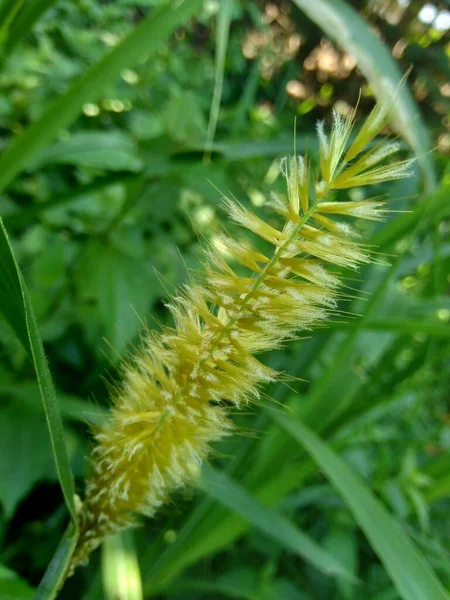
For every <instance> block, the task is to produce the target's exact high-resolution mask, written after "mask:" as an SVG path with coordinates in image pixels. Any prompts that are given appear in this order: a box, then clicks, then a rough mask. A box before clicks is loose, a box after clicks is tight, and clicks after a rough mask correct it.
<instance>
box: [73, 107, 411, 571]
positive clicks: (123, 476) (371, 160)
mask: <svg viewBox="0 0 450 600" xmlns="http://www.w3.org/2000/svg"><path fill="white" fill-rule="evenodd" d="M387 115H388V107H387V106H386V105H383V104H381V105H377V106H376V107H375V109H374V110H373V111H372V113H371V114H370V115H369V116H368V118H367V120H366V122H365V123H364V124H363V126H362V127H361V129H360V131H359V133H358V134H357V135H356V137H355V138H354V141H353V143H350V136H351V133H352V130H353V125H354V114H351V115H350V116H349V117H347V118H345V119H344V118H343V117H341V116H340V115H338V114H337V113H334V115H333V125H332V129H331V134H330V135H329V136H328V135H327V133H326V131H325V127H324V125H323V123H321V124H319V125H318V136H319V145H320V174H319V175H317V174H316V173H314V172H313V171H312V169H311V166H310V164H309V162H308V160H307V159H306V158H303V157H296V156H294V157H291V158H288V159H284V160H283V161H282V164H281V168H282V171H283V173H284V175H285V178H286V184H287V195H286V197H278V196H274V197H273V201H272V206H273V208H274V210H275V211H276V212H277V213H279V214H281V215H282V217H283V220H284V225H283V227H282V228H280V229H277V228H275V227H274V226H272V225H269V224H268V223H266V222H265V221H264V220H262V219H260V218H259V217H257V216H256V215H255V214H253V212H251V211H249V210H248V209H246V208H245V207H243V206H241V205H240V204H239V203H237V202H235V201H231V200H229V199H225V200H224V206H225V209H226V210H227V212H228V214H229V216H230V218H231V219H232V220H233V221H235V222H236V223H238V224H239V225H240V226H242V227H243V228H246V229H248V230H250V231H252V232H253V233H254V234H255V235H256V236H259V237H260V238H262V239H264V240H265V241H266V242H267V243H268V244H266V246H268V247H269V248H270V250H269V251H267V252H262V251H261V250H259V249H257V248H256V247H254V246H253V245H251V244H250V243H248V242H243V241H242V240H240V239H235V238H232V237H230V236H227V235H222V236H220V237H219V240H218V243H217V244H215V245H214V247H211V248H210V249H209V251H208V253H207V258H206V263H205V265H204V277H203V280H202V281H201V282H200V283H194V284H192V285H189V286H187V287H185V288H183V290H181V291H180V293H179V295H178V296H177V297H175V298H173V299H172V301H171V303H170V304H169V305H168V308H169V310H170V311H171V313H172V316H173V320H174V326H173V327H172V328H165V329H163V330H162V331H161V332H160V333H159V334H147V335H145V339H144V343H143V347H142V349H141V351H140V352H139V353H138V354H137V355H136V356H135V358H134V359H133V361H132V362H131V364H127V365H125V366H124V368H123V371H124V373H123V383H122V384H121V385H120V387H119V388H118V389H117V390H116V392H115V397H114V408H113V410H112V412H111V416H110V417H109V419H108V420H107V421H106V422H105V423H104V424H103V425H102V426H101V427H100V428H99V429H98V431H97V432H96V435H95V440H96V443H97V445H96V447H95V449H94V450H93V453H92V458H91V475H90V477H89V480H88V483H87V487H86V494H85V500H84V505H83V509H82V511H81V514H80V527H81V535H80V538H79V541H78V545H77V548H76V551H75V554H74V556H73V559H72V562H71V565H70V568H69V574H70V572H73V569H74V568H75V567H76V566H77V565H78V564H81V563H84V562H86V560H87V557H88V555H89V553H90V552H91V551H92V550H93V549H94V548H96V547H97V546H98V545H99V543H100V542H101V540H102V539H103V538H104V537H105V536H106V535H108V534H110V533H112V532H116V531H118V530H121V529H123V528H126V527H130V526H133V525H135V524H137V522H138V519H137V515H139V514H142V515H146V516H149V517H151V516H152V515H154V514H155V512H156V511H157V510H158V508H159V507H160V506H161V505H162V504H164V503H165V502H167V501H168V499H169V497H170V494H171V492H173V491H174V490H176V489H179V488H181V487H182V486H185V485H187V484H189V483H191V482H193V481H194V480H195V478H196V477H197V474H198V471H199V467H200V465H201V463H202V461H203V459H204V458H205V456H206V455H207V453H208V449H209V446H210V444H211V443H212V442H214V441H216V440H219V439H220V438H222V437H223V436H226V435H229V434H230V433H231V432H232V431H233V425H232V422H231V421H230V419H229V417H228V414H227V413H228V411H229V409H230V407H236V408H240V407H242V406H246V405H248V403H249V402H254V401H256V400H257V399H258V397H259V394H260V388H261V385H263V384H265V383H267V382H269V381H273V380H275V379H276V377H277V374H276V373H275V372H274V371H272V370H271V369H269V368H268V367H266V366H264V365H263V364H262V363H261V362H259V360H258V359H257V358H255V355H256V354H258V353H260V352H263V351H266V350H270V349H273V348H277V347H279V346H280V344H281V343H283V341H286V340H288V339H290V338H292V337H294V336H295V334H296V332H298V331H299V330H309V329H311V328H313V327H314V326H315V325H317V324H320V323H322V322H323V321H324V320H325V319H327V316H329V315H330V312H332V311H333V310H334V308H335V306H336V301H337V299H338V298H339V296H340V295H341V294H342V292H340V290H339V287H340V282H339V279H338V277H337V276H336V275H335V274H334V273H331V272H330V271H329V270H328V269H327V265H337V266H340V267H349V268H352V269H356V268H357V267H358V266H359V265H361V264H362V263H367V262H369V260H370V257H369V255H368V252H367V250H366V249H365V248H364V247H363V246H362V245H360V244H359V243H357V242H355V241H354V240H353V239H351V238H350V237H349V233H351V230H350V228H349V226H348V225H347V223H340V222H339V221H338V220H335V218H336V217H340V216H343V217H345V218H346V219H347V220H348V218H349V217H351V218H361V219H372V220H373V219H375V220H377V219H382V218H383V215H384V212H385V208H384V203H383V202H378V201H376V200H359V201H349V202H339V201H334V200H333V199H332V198H330V192H332V191H333V190H338V189H343V188H349V187H353V186H356V185H357V186H362V185H370V184H373V183H378V182H381V181H388V180H391V179H397V178H399V177H406V176H408V175H409V174H410V164H411V162H410V161H400V162H394V163H388V164H385V163H384V164H380V163H381V161H383V160H385V159H386V158H387V157H390V156H391V155H392V154H393V153H394V152H396V151H397V150H398V147H397V145H396V144H392V143H382V144H378V145H375V146H374V147H372V148H370V149H367V145H368V143H369V142H372V140H374V139H375V137H376V136H377V135H378V134H379V133H380V131H381V129H382V128H383V127H384V126H385V124H386V122H387ZM224 251H225V252H224ZM224 256H226V257H227V259H226V260H225V259H224ZM235 263H237V264H238V265H240V267H239V268H240V271H239V274H237V272H236V267H235V266H234V265H235ZM245 271H246V272H245Z"/></svg>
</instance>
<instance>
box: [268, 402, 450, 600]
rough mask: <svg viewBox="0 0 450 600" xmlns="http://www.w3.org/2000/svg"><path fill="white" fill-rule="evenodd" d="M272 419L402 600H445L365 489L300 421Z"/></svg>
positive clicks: (426, 569)
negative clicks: (342, 505) (308, 460)
mask: <svg viewBox="0 0 450 600" xmlns="http://www.w3.org/2000/svg"><path fill="white" fill-rule="evenodd" d="M272 418H273V419H274V420H275V421H276V422H277V423H278V424H279V425H280V427H282V429H284V430H285V431H287V432H288V433H289V434H290V435H291V436H292V437H293V438H294V439H295V440H296V441H297V442H298V443H299V444H301V446H303V448H304V449H305V450H306V451H307V452H308V453H309V454H310V456H311V457H312V458H313V459H314V460H315V462H316V463H317V464H318V465H319V467H320V468H321V470H322V471H323V472H324V474H325V475H326V477H327V478H328V479H329V480H330V482H331V483H332V484H333V486H334V487H335V489H336V490H337V491H338V492H339V494H340V495H341V496H342V498H343V499H344V500H345V502H346V503H347V506H348V508H349V510H350V512H351V513H352V515H353V517H354V518H355V521H356V522H357V523H358V525H359V526H360V527H361V529H362V530H363V531H364V533H365V535H366V537H367V539H368V540H369V542H370V544H371V546H372V548H373V550H374V551H375V552H376V553H377V555H378V557H379V559H380V560H381V562H382V563H383V565H384V567H385V569H386V571H387V573H388V574H389V576H390V578H391V580H392V582H393V584H394V585H395V587H396V588H397V591H398V592H399V594H400V595H401V597H402V598H404V600H449V595H448V594H447V593H446V591H445V589H444V588H443V586H442V585H441V583H440V582H439V580H438V579H437V577H436V575H435V573H434V572H433V570H432V569H431V567H430V566H429V565H428V563H427V562H426V560H425V559H424V558H423V556H422V555H421V554H420V553H419V551H418V550H417V549H416V547H415V546H414V544H413V542H412V541H411V540H410V539H409V537H408V536H407V535H406V533H405V532H404V530H403V529H402V527H401V526H400V524H399V523H398V521H397V520H396V519H395V518H394V517H393V516H392V515H391V514H390V513H389V512H388V511H387V510H386V509H385V508H384V506H383V505H382V504H381V502H380V501H379V500H378V499H377V498H376V497H375V496H374V495H373V493H372V492H371V490H370V489H369V488H368V487H367V485H366V484H365V483H364V482H363V481H362V480H361V479H360V478H359V477H358V476H357V475H356V474H355V473H354V472H353V471H352V469H351V468H350V467H349V466H348V465H347V464H346V463H345V461H344V460H343V459H342V458H341V457H340V456H339V455H338V454H336V453H335V452H334V451H333V450H332V449H331V448H330V447H329V446H328V445H327V444H326V443H325V442H323V441H322V440H321V439H320V438H319V437H318V436H317V435H316V434H315V433H313V432H312V431H311V430H310V429H308V428H307V427H306V426H305V425H303V423H301V422H300V421H294V420H293V419H292V418H289V417H288V416H286V415H283V414H281V413H279V412H275V411H273V413H272Z"/></svg>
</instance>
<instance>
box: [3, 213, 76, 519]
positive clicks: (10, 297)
mask: <svg viewBox="0 0 450 600" xmlns="http://www.w3.org/2000/svg"><path fill="white" fill-rule="evenodd" d="M0 261H1V263H2V268H1V270H0V292H1V293H0V312H2V313H3V315H4V317H5V320H6V321H7V322H8V324H9V325H10V327H11V328H12V329H13V330H14V332H15V333H16V335H17V337H18V338H19V339H20V341H21V342H22V344H23V346H24V348H25V349H26V351H27V352H28V355H29V357H30V359H31V360H32V361H33V365H34V369H35V372H36V377H37V380H38V384H39V389H40V393H41V398H42V402H43V405H44V410H45V415H46V417H47V423H48V427H49V432H50V439H51V442H52V447H53V454H54V457H55V463H56V469H57V472H58V477H59V480H60V483H61V487H62V490H63V494H64V498H65V500H66V504H67V507H68V509H69V513H70V515H71V518H72V521H73V522H74V523H76V519H77V517H76V510H75V502H74V494H75V490H74V482H73V476H72V473H71V470H70V466H69V459H68V456H67V449H66V445H65V439H64V428H63V424H62V419H61V414H60V411H59V405H58V401H57V399H56V394H55V390H54V387H53V382H52V378H51V375H50V370H49V368H48V364H47V359H46V357H45V353H44V348H43V345H42V340H41V337H40V335H39V330H38V327H37V323H36V320H35V318H34V314H33V309H32V306H31V302H30V299H29V295H28V292H27V289H26V287H25V283H24V281H23V278H22V274H21V272H20V270H19V267H18V265H17V263H16V260H15V257H14V254H13V251H12V248H11V245H10V243H9V240H8V236H7V233H6V230H5V228H4V226H3V222H2V220H1V219H0Z"/></svg>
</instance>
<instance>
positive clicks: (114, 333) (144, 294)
mask: <svg viewBox="0 0 450 600" xmlns="http://www.w3.org/2000/svg"><path fill="white" fill-rule="evenodd" d="M75 285H76V289H77V293H78V298H79V303H80V310H79V314H80V316H81V319H82V324H83V326H84V328H85V331H86V332H87V335H88V337H89V339H90V342H91V343H92V344H93V345H94V346H96V347H97V350H98V351H102V349H101V348H100V346H99V340H100V339H101V337H102V336H103V335H104V336H106V339H107V341H108V343H109V344H111V347H112V350H113V353H114V356H116V354H117V355H121V354H122V353H123V350H124V348H125V346H126V345H127V343H128V342H130V341H132V340H133V338H134V337H135V336H136V335H137V333H138V331H139V328H140V327H141V325H142V323H141V321H140V319H141V318H143V317H144V316H145V312H146V311H147V310H148V307H149V304H150V301H151V300H152V299H153V298H154V297H155V293H158V290H159V289H160V286H159V284H158V280H157V278H156V275H155V274H153V273H152V272H151V271H150V269H149V268H147V266H146V264H145V262H144V261H143V259H140V258H134V257H130V256H127V255H125V254H124V253H122V252H121V251H120V250H118V249H117V248H115V247H114V246H112V245H110V244H102V243H100V242H97V241H90V242H88V243H87V244H86V245H85V247H84V249H83V253H82V255H81V257H80V260H79V262H78V265H77V270H76V275H75ZM104 349H105V348H103V350H104Z"/></svg>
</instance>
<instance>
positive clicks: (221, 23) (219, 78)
mask: <svg viewBox="0 0 450 600" xmlns="http://www.w3.org/2000/svg"><path fill="white" fill-rule="evenodd" d="M231 5H232V3H231V0H222V2H221V4H220V8H219V14H218V18H217V33H216V72H215V81H214V91H213V99H212V102H211V110H210V113H209V123H208V131H207V133H206V144H205V158H206V159H209V157H210V154H211V149H212V144H213V141H214V135H215V133H216V127H217V121H218V119H219V111H220V101H221V99H222V87H223V74H224V71H225V58H226V55H227V46H228V35H229V33H230V23H231Z"/></svg>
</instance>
